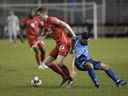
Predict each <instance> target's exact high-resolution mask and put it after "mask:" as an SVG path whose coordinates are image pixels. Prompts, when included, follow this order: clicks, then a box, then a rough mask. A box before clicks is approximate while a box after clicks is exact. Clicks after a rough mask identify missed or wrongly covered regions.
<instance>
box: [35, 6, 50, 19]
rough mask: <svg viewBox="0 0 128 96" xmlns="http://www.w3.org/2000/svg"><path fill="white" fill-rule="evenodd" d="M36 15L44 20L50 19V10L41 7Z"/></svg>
mask: <svg viewBox="0 0 128 96" xmlns="http://www.w3.org/2000/svg"><path fill="white" fill-rule="evenodd" d="M36 14H37V15H40V16H41V18H42V19H43V20H45V19H46V18H47V17H48V8H47V7H40V8H38V9H37V10H36Z"/></svg>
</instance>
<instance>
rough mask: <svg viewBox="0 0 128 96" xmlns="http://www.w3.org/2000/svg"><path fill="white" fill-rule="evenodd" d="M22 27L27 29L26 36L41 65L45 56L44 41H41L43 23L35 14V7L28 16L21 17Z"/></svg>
mask: <svg viewBox="0 0 128 96" xmlns="http://www.w3.org/2000/svg"><path fill="white" fill-rule="evenodd" d="M20 24H21V28H23V29H25V32H26V37H27V39H28V43H29V45H30V47H31V48H32V49H33V51H34V53H35V58H36V61H37V64H38V65H40V64H41V63H42V62H43V60H44V58H45V51H44V43H43V41H41V33H40V31H41V28H42V26H43V23H42V22H41V20H40V17H39V16H36V15H35V12H34V9H31V12H30V14H29V16H28V17H25V18H23V19H21V22H20Z"/></svg>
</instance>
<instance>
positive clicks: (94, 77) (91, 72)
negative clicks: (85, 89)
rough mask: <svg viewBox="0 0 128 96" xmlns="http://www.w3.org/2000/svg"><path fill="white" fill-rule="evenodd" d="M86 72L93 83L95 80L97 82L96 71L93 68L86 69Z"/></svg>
mask: <svg viewBox="0 0 128 96" xmlns="http://www.w3.org/2000/svg"><path fill="white" fill-rule="evenodd" d="M88 74H89V76H90V77H91V79H92V81H93V83H94V84H96V82H97V81H98V80H97V77H96V72H95V70H94V69H89V70H88Z"/></svg>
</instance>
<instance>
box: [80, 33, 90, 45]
mask: <svg viewBox="0 0 128 96" xmlns="http://www.w3.org/2000/svg"><path fill="white" fill-rule="evenodd" d="M88 38H89V34H88V32H83V33H81V43H82V44H84V45H87V40H88Z"/></svg>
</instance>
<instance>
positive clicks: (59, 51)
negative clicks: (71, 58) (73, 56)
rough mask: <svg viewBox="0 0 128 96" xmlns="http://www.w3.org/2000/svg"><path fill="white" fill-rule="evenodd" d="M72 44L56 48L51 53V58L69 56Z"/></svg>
mask: <svg viewBox="0 0 128 96" xmlns="http://www.w3.org/2000/svg"><path fill="white" fill-rule="evenodd" d="M71 47H72V46H71V43H68V44H60V45H59V46H56V47H55V48H54V49H53V50H52V51H51V52H50V56H52V57H54V58H57V56H58V55H61V56H67V54H68V53H69V52H70V49H71Z"/></svg>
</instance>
